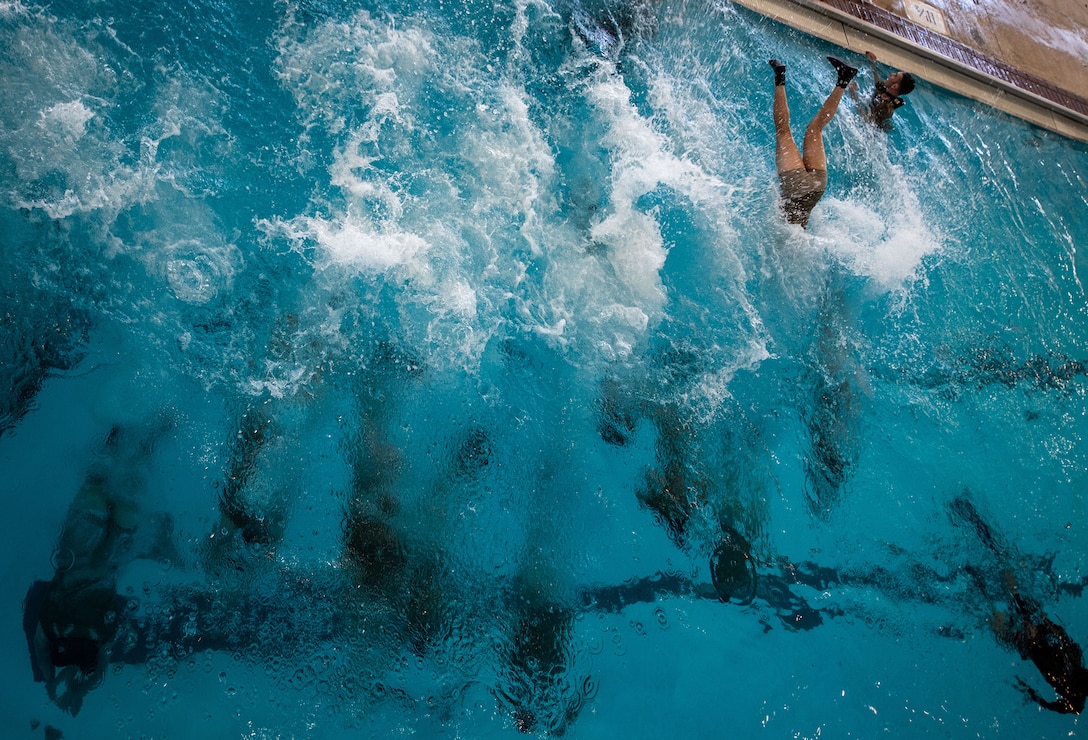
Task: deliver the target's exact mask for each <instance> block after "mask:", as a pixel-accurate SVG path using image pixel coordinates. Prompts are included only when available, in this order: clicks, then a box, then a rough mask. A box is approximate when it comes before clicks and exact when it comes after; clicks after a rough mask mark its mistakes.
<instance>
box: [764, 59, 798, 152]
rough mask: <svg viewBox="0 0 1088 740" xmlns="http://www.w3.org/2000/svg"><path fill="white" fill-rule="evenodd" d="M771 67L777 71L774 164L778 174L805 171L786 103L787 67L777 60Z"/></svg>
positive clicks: (773, 60)
mask: <svg viewBox="0 0 1088 740" xmlns="http://www.w3.org/2000/svg"><path fill="white" fill-rule="evenodd" d="M770 65H771V67H773V68H774V71H775V85H774V135H775V150H774V162H775V166H776V167H777V168H778V173H779V174H782V173H783V172H789V171H790V170H799V169H803V168H804V166H805V164H804V161H803V160H802V159H801V152H800V151H799V150H798V149H797V143H796V142H795V141H794V140H793V132H792V131H790V107H789V104H788V103H787V102H786V84H785V83H786V65H785V64H782V63H781V62H779V61H777V60H775V59H772V60H771V61H770Z"/></svg>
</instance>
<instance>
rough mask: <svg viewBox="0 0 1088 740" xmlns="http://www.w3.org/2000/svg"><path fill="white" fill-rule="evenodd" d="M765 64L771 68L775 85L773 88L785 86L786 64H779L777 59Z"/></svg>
mask: <svg viewBox="0 0 1088 740" xmlns="http://www.w3.org/2000/svg"><path fill="white" fill-rule="evenodd" d="M767 64H769V65H771V68H772V69H773V70H774V84H775V87H777V86H778V85H785V84H786V63H785V62H780V61H778V60H777V59H772V60H771V61H769V62H767Z"/></svg>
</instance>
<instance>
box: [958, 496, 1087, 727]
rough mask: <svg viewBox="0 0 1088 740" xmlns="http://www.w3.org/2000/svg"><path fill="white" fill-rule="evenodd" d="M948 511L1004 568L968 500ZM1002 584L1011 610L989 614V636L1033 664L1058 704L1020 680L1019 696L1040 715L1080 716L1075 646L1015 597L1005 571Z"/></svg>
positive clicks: (1034, 604) (1035, 606)
mask: <svg viewBox="0 0 1088 740" xmlns="http://www.w3.org/2000/svg"><path fill="white" fill-rule="evenodd" d="M950 508H951V510H952V513H953V514H954V515H955V516H956V517H958V518H959V519H960V520H962V521H963V522H964V523H966V524H969V525H971V527H972V528H974V530H975V534H976V535H977V536H978V538H979V540H980V541H981V542H982V544H984V545H985V546H986V547H987V548H988V549H989V550H990V551H991V552H993V553H994V555H995V556H997V559H998V560H999V561H1000V562H1001V563H1006V562H1008V560H1009V558H1008V555H1007V552H1006V548H1005V547H1004V546H1003V545H1002V543H1001V542H1000V541H999V539H998V537H997V535H996V534H995V533H994V531H993V530H992V529H990V525H989V524H987V523H986V521H985V520H984V519H983V518H982V515H981V514H979V512H978V509H976V508H975V505H974V504H973V503H972V502H971V500H970V499H968V498H967V496H965V495H964V496H958V497H957V498H956V499H954V500H953V501H952V504H951V506H950ZM976 580H978V582H979V587H980V588H981V589H982V590H983V592H985V591H986V583H985V582H983V581H982V579H981V577H980V576H978V575H977V574H976ZM1002 581H1003V583H1002V589H1003V592H1004V595H1005V597H1006V598H1007V599H1008V604H1009V607H1010V610H1009V611H1008V612H1003V611H999V610H997V609H994V614H993V624H992V626H993V629H994V634H995V635H996V637H997V639H998V640H999V641H1000V642H1002V643H1004V644H1005V645H1008V646H1009V647H1012V648H1014V649H1015V650H1016V651H1017V652H1018V653H1020V657H1021V658H1023V659H1024V660H1030V661H1031V662H1032V663H1034V664H1035V667H1036V668H1038V669H1039V673H1041V674H1042V676H1043V678H1044V679H1046V682H1047V683H1048V684H1050V686H1051V687H1052V688H1053V689H1054V691H1055V693H1057V695H1058V698H1057V699H1056V700H1055V701H1048V700H1047V699H1044V698H1043V697H1042V696H1041V695H1040V694H1039V692H1037V691H1036V690H1035V689H1033V688H1032V687H1031V686H1029V685H1028V684H1027V683H1026V682H1025V681H1024V680H1023V679H1017V684H1018V686H1019V688H1020V690H1021V691H1023V692H1024V693H1025V694H1026V695H1027V696H1028V697H1029V698H1030V699H1031V700H1032V701H1034V702H1035V703H1037V704H1038V705H1039V706H1041V707H1043V708H1044V709H1050V710H1051V711H1054V712H1061V713H1063V714H1080V713H1081V712H1083V711H1084V705H1085V700H1086V699H1088V669H1086V668H1085V666H1084V655H1083V651H1082V650H1081V647H1080V645H1078V644H1077V643H1076V642H1075V641H1074V640H1073V638H1071V637H1070V636H1069V634H1068V633H1067V632H1066V631H1065V628H1063V627H1062V626H1061V625H1059V624H1057V623H1055V622H1054V621H1052V620H1051V619H1050V617H1048V616H1047V615H1046V613H1045V612H1044V611H1043V609H1042V606H1041V605H1040V604H1039V602H1038V601H1036V600H1035V599H1032V598H1030V597H1028V596H1024V595H1023V594H1021V593H1020V587H1019V584H1017V582H1016V577H1015V575H1014V574H1013V572H1012V570H1011V569H1010V568H1008V567H1004V568H1003V572H1002Z"/></svg>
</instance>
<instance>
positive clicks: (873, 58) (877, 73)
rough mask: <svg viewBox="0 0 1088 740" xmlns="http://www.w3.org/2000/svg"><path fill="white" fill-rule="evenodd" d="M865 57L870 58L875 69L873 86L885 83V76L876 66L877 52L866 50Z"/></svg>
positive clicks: (870, 64) (870, 62)
mask: <svg viewBox="0 0 1088 740" xmlns="http://www.w3.org/2000/svg"><path fill="white" fill-rule="evenodd" d="M865 58H866V59H868V60H869V66H870V67H871V68H872V70H873V86H874V87H875V86H878V85H883V84H884V78H883V77H881V76H880V69H879V68H878V67H877V66H876V54H874V53H873V52H871V51H867V52H865Z"/></svg>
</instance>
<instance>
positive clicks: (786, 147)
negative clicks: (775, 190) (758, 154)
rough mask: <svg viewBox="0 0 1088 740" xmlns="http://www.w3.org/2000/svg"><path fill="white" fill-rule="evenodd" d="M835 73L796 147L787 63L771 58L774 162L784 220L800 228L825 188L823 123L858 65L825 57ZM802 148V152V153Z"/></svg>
mask: <svg viewBox="0 0 1088 740" xmlns="http://www.w3.org/2000/svg"><path fill="white" fill-rule="evenodd" d="M827 59H828V61H829V62H831V66H833V67H834V68H835V71H836V72H837V73H838V80H837V81H836V83H835V87H834V88H833V89H832V90H831V94H830V95H828V96H827V100H826V101H824V104H823V105H822V106H821V107H820V110H819V111H817V113H816V115H815V116H814V117H813V119H812V121H810V122H809V124H808V127H807V128H806V129H805V138H804V141H803V149H802V150H799V149H798V148H797V143H796V142H795V141H794V140H793V133H792V132H791V131H790V109H789V105H788V103H787V102H786V63H785V62H780V61H778V60H777V59H772V60H770V65H771V68H772V69H774V132H775V139H776V143H775V166H776V167H777V169H778V179H779V181H780V183H781V186H782V200H783V211H784V212H785V215H786V220H787V221H788V222H789V223H791V224H797V225H799V226H801V227H802V228H804V227H806V226H808V218H809V214H811V213H812V209H813V208H814V207H815V206H816V204H817V203H818V202H819V201H820V198H821V197H823V194H824V190H825V189H826V188H827V154H826V153H825V152H824V140H823V132H824V127H825V126H826V125H827V124H828V123H830V122H831V119H832V118H833V117H834V116H835V111H837V110H838V109H839V102H840V101H841V100H842V95H843V92H844V91H845V90H846V86H847V85H849V84H850V82H851V80H853V79H854V75H856V74H857V73H858V71H857V69H855V68H854V67H851V66H850V65H849V64H847V63H846V62H844V61H842V60H841V59H837V58H835V57H828V58H827ZM802 152H803V153H802Z"/></svg>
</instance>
